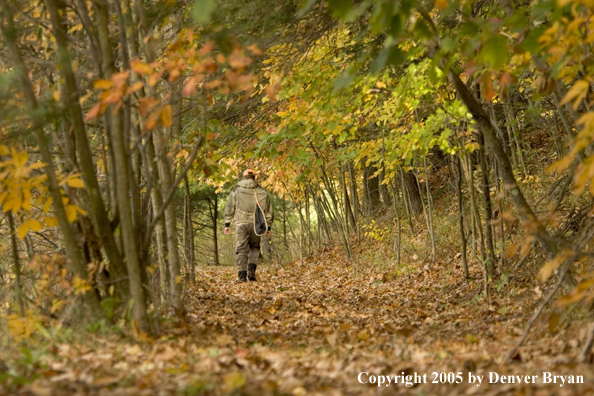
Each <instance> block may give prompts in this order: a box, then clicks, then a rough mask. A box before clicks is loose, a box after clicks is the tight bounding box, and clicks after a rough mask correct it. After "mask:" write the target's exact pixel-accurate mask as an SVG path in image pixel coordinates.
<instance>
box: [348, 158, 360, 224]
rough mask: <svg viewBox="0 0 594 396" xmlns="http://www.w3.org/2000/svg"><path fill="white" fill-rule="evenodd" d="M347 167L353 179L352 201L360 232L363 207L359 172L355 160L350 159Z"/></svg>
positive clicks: (354, 218) (354, 217) (355, 219)
mask: <svg viewBox="0 0 594 396" xmlns="http://www.w3.org/2000/svg"><path fill="white" fill-rule="evenodd" d="M347 167H348V171H349V179H350V180H351V201H352V202H353V220H354V227H355V228H357V233H358V225H359V214H360V213H361V209H360V205H359V195H358V192H357V174H356V173H355V166H354V165H353V161H349V163H348V166H347Z"/></svg>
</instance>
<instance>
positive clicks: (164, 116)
mask: <svg viewBox="0 0 594 396" xmlns="http://www.w3.org/2000/svg"><path fill="white" fill-rule="evenodd" d="M172 122H173V112H172V110H171V106H170V105H166V106H165V107H163V109H161V124H163V126H164V127H166V128H169V127H171V124H172Z"/></svg>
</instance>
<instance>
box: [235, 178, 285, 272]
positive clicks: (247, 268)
mask: <svg viewBox="0 0 594 396" xmlns="http://www.w3.org/2000/svg"><path fill="white" fill-rule="evenodd" d="M256 205H259V206H260V208H261V209H262V211H263V212H264V216H265V218H266V223H267V225H268V229H267V230H266V236H267V237H269V238H270V235H271V227H272V222H273V220H274V211H273V209H272V202H271V201H270V199H269V198H268V193H267V192H266V190H264V189H263V188H262V187H261V186H260V185H259V184H258V182H257V181H256V174H255V173H254V171H253V170H252V169H246V170H245V172H243V180H242V181H240V182H239V183H237V186H236V187H235V189H234V190H233V191H232V192H231V194H230V195H229V199H228V200H227V206H226V208H225V235H229V234H230V233H231V228H230V227H231V221H233V222H234V223H235V233H236V236H237V249H236V251H235V253H236V254H237V267H238V268H237V270H238V273H237V274H238V282H247V279H249V280H250V281H255V280H256V267H257V261H258V257H259V256H260V236H259V235H257V234H256V232H255V230H254V222H255V214H254V213H255V211H256Z"/></svg>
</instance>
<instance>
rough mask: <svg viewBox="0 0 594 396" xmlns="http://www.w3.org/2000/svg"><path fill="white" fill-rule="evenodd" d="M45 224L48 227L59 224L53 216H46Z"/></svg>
mask: <svg viewBox="0 0 594 396" xmlns="http://www.w3.org/2000/svg"><path fill="white" fill-rule="evenodd" d="M45 225H47V226H48V227H57V226H58V225H60V222H59V221H58V219H57V218H56V217H54V216H47V217H46V218H45Z"/></svg>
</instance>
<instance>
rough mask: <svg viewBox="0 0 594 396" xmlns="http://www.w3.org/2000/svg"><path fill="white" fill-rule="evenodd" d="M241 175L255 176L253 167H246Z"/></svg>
mask: <svg viewBox="0 0 594 396" xmlns="http://www.w3.org/2000/svg"><path fill="white" fill-rule="evenodd" d="M243 175H244V176H248V175H252V176H256V173H255V172H254V170H253V169H246V170H245V171H244V172H243Z"/></svg>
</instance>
